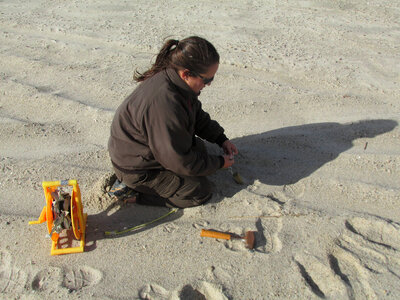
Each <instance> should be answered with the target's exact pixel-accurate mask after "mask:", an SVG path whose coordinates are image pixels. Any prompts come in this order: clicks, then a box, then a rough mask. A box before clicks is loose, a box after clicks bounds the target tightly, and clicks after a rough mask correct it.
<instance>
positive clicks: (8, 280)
mask: <svg viewBox="0 0 400 300" xmlns="http://www.w3.org/2000/svg"><path fill="white" fill-rule="evenodd" d="M26 280H27V275H26V274H25V272H23V271H22V270H20V269H18V268H16V267H15V266H14V265H13V263H12V256H11V254H10V253H9V252H8V251H0V294H2V295H7V294H12V295H18V294H21V293H22V292H23V291H24V289H25V284H26Z"/></svg>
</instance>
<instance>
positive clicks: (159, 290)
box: [139, 281, 228, 300]
mask: <svg viewBox="0 0 400 300" xmlns="http://www.w3.org/2000/svg"><path fill="white" fill-rule="evenodd" d="M139 297H140V299H143V300H167V299H168V300H180V299H191V300H207V299H213V300H228V297H226V296H225V295H224V293H223V292H222V291H221V289H220V288H219V287H218V286H216V285H214V284H212V283H210V282H207V281H200V282H196V283H195V284H193V285H192V284H188V285H185V286H184V287H183V288H181V289H180V290H175V291H168V290H166V289H165V288H163V287H162V286H160V285H157V284H154V283H153V284H147V285H145V286H144V287H143V288H142V289H141V290H140V291H139Z"/></svg>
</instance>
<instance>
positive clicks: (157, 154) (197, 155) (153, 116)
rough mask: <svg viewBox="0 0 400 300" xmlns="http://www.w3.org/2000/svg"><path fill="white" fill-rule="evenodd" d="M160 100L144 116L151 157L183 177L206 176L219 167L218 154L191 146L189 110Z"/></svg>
mask: <svg viewBox="0 0 400 300" xmlns="http://www.w3.org/2000/svg"><path fill="white" fill-rule="evenodd" d="M173 101H174V99H170V101H159V102H158V103H157V105H151V106H150V107H149V108H148V110H147V112H146V113H145V115H144V120H143V123H144V124H143V125H144V127H145V128H146V131H147V137H148V145H149V147H150V149H151V151H152V153H153V155H154V158H155V159H156V160H157V161H158V162H159V163H160V164H161V165H162V166H163V167H164V168H165V169H168V170H171V171H172V172H174V173H176V174H179V175H185V176H206V175H210V174H212V173H214V172H216V171H217V170H218V169H219V168H220V167H221V161H220V158H219V157H218V156H217V155H209V154H207V153H201V152H198V151H194V150H193V149H192V134H191V133H190V131H189V128H190V126H189V125H190V124H189V122H190V120H189V116H188V113H187V112H186V111H185V109H184V108H183V106H181V105H171V103H173Z"/></svg>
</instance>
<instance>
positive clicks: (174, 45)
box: [169, 40, 179, 51]
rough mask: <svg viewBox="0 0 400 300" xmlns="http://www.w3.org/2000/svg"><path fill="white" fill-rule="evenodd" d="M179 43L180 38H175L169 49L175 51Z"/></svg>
mask: <svg viewBox="0 0 400 300" xmlns="http://www.w3.org/2000/svg"><path fill="white" fill-rule="evenodd" d="M178 45H179V40H173V44H172V45H171V47H170V48H169V51H174V50H175V49H176V48H177V47H178Z"/></svg>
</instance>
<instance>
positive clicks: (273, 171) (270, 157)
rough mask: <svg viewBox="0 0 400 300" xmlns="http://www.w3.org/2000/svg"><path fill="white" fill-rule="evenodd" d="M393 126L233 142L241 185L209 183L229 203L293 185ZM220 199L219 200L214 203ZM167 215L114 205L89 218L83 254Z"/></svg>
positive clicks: (314, 128)
mask: <svg viewBox="0 0 400 300" xmlns="http://www.w3.org/2000/svg"><path fill="white" fill-rule="evenodd" d="M397 125H398V123H397V122H396V121H393V120H385V119H381V120H362V121H358V122H354V123H347V124H340V123H333V122H332V123H314V124H306V125H299V126H292V127H285V128H280V129H276V130H272V131H268V132H264V133H260V134H255V135H249V136H244V137H240V138H235V139H232V140H231V141H232V142H233V143H234V144H235V145H236V146H237V148H238V149H239V151H240V155H239V156H238V157H237V158H235V160H236V163H235V164H234V170H238V171H239V172H240V174H241V176H242V177H243V179H244V184H242V185H239V184H235V183H234V182H233V179H232V176H231V175H230V174H229V173H228V172H229V171H227V170H221V171H219V172H217V173H216V174H214V175H213V176H211V177H210V180H211V181H214V182H216V185H217V187H216V188H217V190H219V191H220V192H221V193H222V194H223V196H224V197H232V196H233V195H235V194H236V193H237V192H239V191H240V190H241V189H244V188H246V186H247V185H251V184H253V183H254V182H255V181H256V180H258V181H260V182H262V183H263V184H266V185H272V186H284V185H290V184H294V183H296V182H298V181H299V180H301V179H302V178H305V177H307V176H309V175H310V174H312V173H313V172H314V171H316V170H317V169H319V168H320V167H322V166H323V165H324V164H326V163H328V162H330V161H332V160H334V159H335V158H337V157H338V156H339V155H340V154H341V153H342V152H344V151H346V150H349V149H350V148H352V147H353V143H354V141H355V140H357V139H360V138H373V137H375V136H377V135H380V134H383V133H386V132H390V131H392V130H393V129H394V128H395V127H396V126H397ZM371 143H372V141H371ZM367 147H368V142H367V141H366V142H365V143H364V144H363V145H359V147H358V149H355V150H354V151H358V152H360V153H361V152H363V151H366V150H367ZM211 150H213V149H211ZM214 150H215V148H214ZM218 185H222V186H223V187H221V186H218ZM224 187H228V188H224ZM222 189H223V191H222ZM222 199H223V198H219V199H217V200H214V202H215V201H221V200H222ZM168 211H169V209H168V208H162V207H151V206H142V205H132V206H131V207H126V208H124V207H118V205H117V204H116V206H115V207H112V206H111V207H109V208H107V209H106V210H105V211H103V212H101V213H99V214H96V215H89V216H88V224H89V226H88V230H87V247H86V248H87V249H86V251H88V250H89V251H90V250H93V249H94V248H96V241H97V240H99V239H103V238H105V237H106V236H105V235H104V232H105V231H113V230H123V229H124V228H129V227H133V226H136V225H140V224H143V223H146V222H149V221H152V220H154V219H157V218H159V217H160V216H162V215H165V214H166V213H168ZM183 213H184V212H183V210H179V211H178V212H176V213H173V214H171V215H169V216H168V217H166V218H164V219H162V220H160V221H159V222H155V223H152V224H150V225H149V226H146V227H143V228H141V229H138V230H134V231H130V232H128V233H126V234H123V235H114V236H109V237H110V238H117V237H122V236H126V235H130V234H137V233H139V232H142V231H144V230H148V229H150V228H153V227H155V226H159V225H161V224H163V223H165V222H171V221H172V220H176V219H178V218H179V217H181V216H182V215H183ZM166 230H167V231H168V230H169V229H166Z"/></svg>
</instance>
